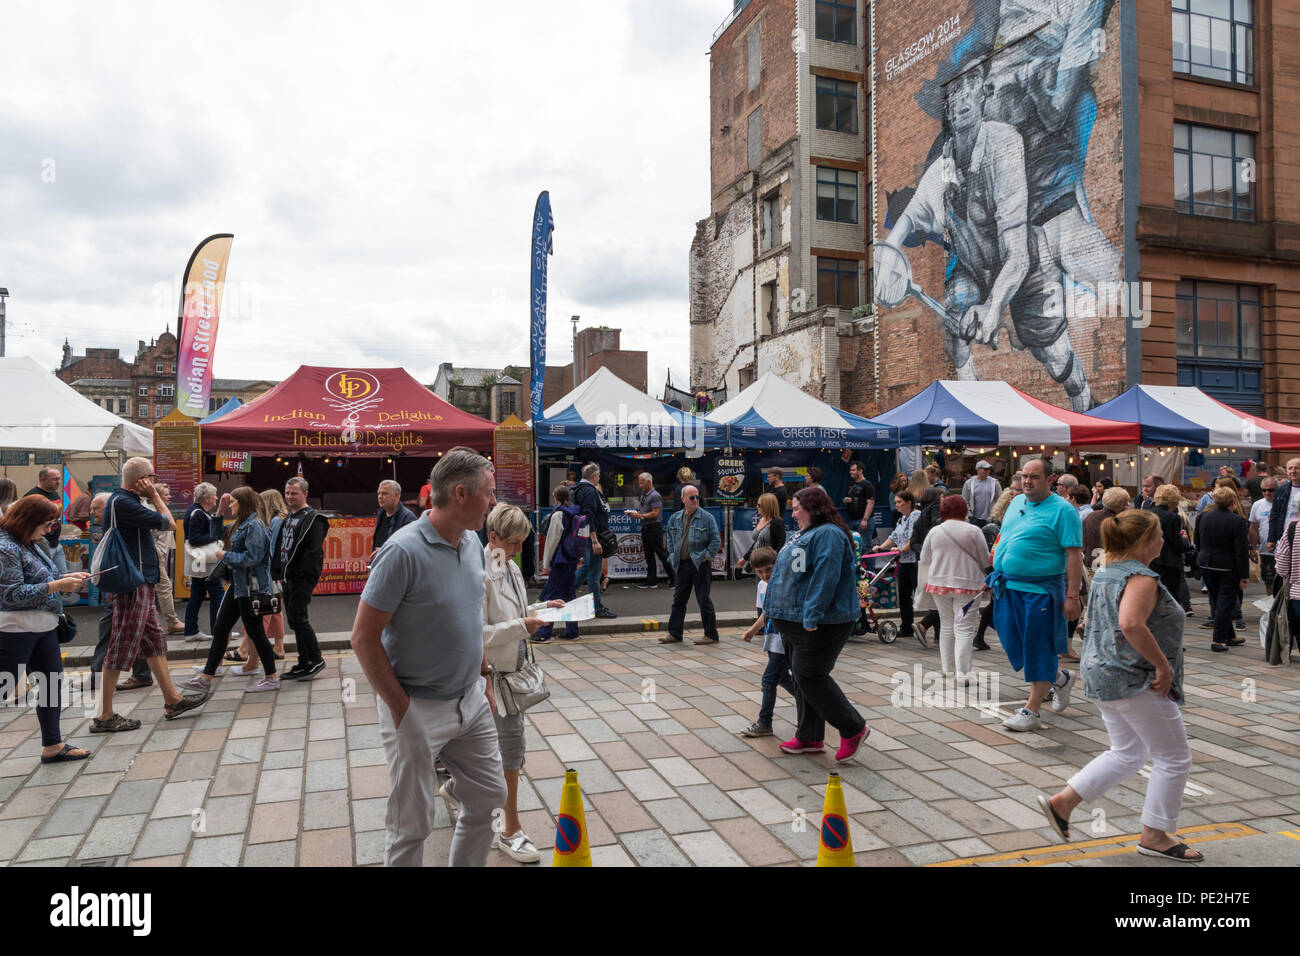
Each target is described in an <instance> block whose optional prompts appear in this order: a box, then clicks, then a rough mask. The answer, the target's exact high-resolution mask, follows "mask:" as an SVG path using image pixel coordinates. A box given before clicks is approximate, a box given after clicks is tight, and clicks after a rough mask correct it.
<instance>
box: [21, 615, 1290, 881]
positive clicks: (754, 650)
mask: <svg viewBox="0 0 1300 956" xmlns="http://www.w3.org/2000/svg"><path fill="white" fill-rule="evenodd" d="M1246 633H1247V634H1249V635H1250V636H1251V641H1250V643H1249V644H1248V645H1247V646H1245V647H1242V648H1239V649H1235V650H1234V651H1233V652H1232V653H1230V654H1214V655H1212V654H1210V653H1209V649H1208V644H1209V639H1208V632H1203V631H1200V630H1198V629H1195V628H1189V630H1188V644H1189V650H1188V663H1187V681H1186V684H1187V687H1186V693H1187V699H1188V702H1189V703H1188V706H1187V707H1186V709H1185V710H1184V715H1185V718H1186V721H1187V724H1188V729H1189V732H1190V734H1191V736H1192V748H1193V752H1194V756H1195V766H1194V769H1193V771H1192V776H1191V780H1190V782H1189V784H1188V787H1187V797H1186V800H1185V802H1184V805H1183V812H1182V816H1181V817H1180V819H1179V822H1180V825H1181V826H1182V828H1183V833H1184V835H1185V836H1186V837H1187V838H1188V839H1189V842H1196V843H1200V844H1201V848H1202V849H1203V850H1204V851H1205V852H1206V854H1207V856H1208V857H1209V861H1210V864H1211V865H1213V864H1215V863H1229V862H1230V863H1236V864H1241V863H1247V864H1251V863H1256V864H1258V863H1272V864H1277V865H1291V866H1294V865H1297V864H1298V863H1300V737H1298V733H1297V732H1298V731H1300V708H1297V703H1298V702H1300V701H1298V700H1297V698H1298V697H1300V681H1298V680H1297V670H1296V668H1295V666H1290V667H1279V668H1270V667H1268V666H1267V665H1266V664H1265V663H1264V662H1263V661H1262V659H1261V657H1262V654H1261V652H1260V650H1259V649H1258V647H1257V645H1255V640H1256V639H1255V637H1254V633H1253V631H1248V632H1246ZM691 637H692V635H691V634H690V633H689V632H688V635H687V642H686V643H685V644H678V645H660V644H658V643H657V642H656V640H655V636H654V635H642V634H637V635H628V636H610V637H603V638H594V639H588V640H583V641H581V642H579V643H576V644H572V645H565V644H560V645H550V646H545V647H542V648H539V653H538V657H539V659H540V660H541V662H542V664H543V667H544V668H545V670H546V672H547V674H548V678H549V681H550V684H551V687H552V690H553V696H552V697H551V699H550V700H549V701H547V702H546V703H545V704H543V705H541V706H539V707H537V708H535V709H534V710H532V711H530V712H529V715H528V723H529V728H528V748H529V750H528V758H527V766H526V768H525V778H526V779H525V780H523V781H522V782H521V793H520V804H521V810H522V818H523V820H524V825H525V827H526V829H527V830H528V832H529V833H530V834H531V835H532V837H533V839H534V840H535V841H536V842H537V844H538V846H539V847H543V848H545V849H546V850H548V851H549V849H550V847H551V846H552V841H553V836H554V819H553V814H554V813H555V812H556V810H557V809H558V804H559V796H560V786H561V782H562V777H563V772H564V769H565V768H566V767H572V768H574V769H576V770H577V771H578V774H579V780H580V782H581V785H582V788H583V792H584V798H585V803H586V818H587V825H588V830H589V834H590V842H591V846H592V857H593V861H594V863H595V864H596V865H598V866H627V865H641V866H688V865H701V866H703V865H746V864H748V865H753V866H760V865H782V864H786V865H790V864H801V863H808V862H810V861H812V860H814V859H815V858H816V854H817V842H818V830H819V824H820V813H821V808H822V799H823V794H824V791H825V785H826V779H827V771H828V770H830V769H832V768H834V767H835V764H834V761H833V759H832V754H833V751H834V748H835V746H837V744H838V740H837V739H836V737H835V734H834V732H833V731H831V734H830V737H831V739H829V740H828V741H827V743H828V748H829V749H828V752H827V754H825V755H822V756H810V755H804V756H798V757H790V756H785V755H781V754H780V753H779V751H778V750H777V743H778V742H779V741H780V740H781V739H783V737H782V736H781V735H782V733H783V732H784V734H785V736H790V735H792V732H793V731H792V722H793V716H794V707H793V702H792V701H791V700H790V698H788V697H787V696H786V695H785V694H784V692H782V693H781V696H780V698H779V702H778V708H777V720H776V729H777V734H778V735H777V736H774V737H767V738H759V739H754V740H750V739H746V738H743V737H740V736H738V733H739V731H740V730H741V729H742V728H743V727H745V726H746V725H748V724H749V723H750V721H752V720H753V718H754V716H755V715H756V713H757V704H758V699H759V690H758V677H759V674H760V673H761V671H762V667H763V664H764V662H765V658H764V655H763V654H762V652H761V651H760V650H759V648H758V647H757V646H754V645H749V644H744V643H742V642H741V641H740V640H739V632H738V631H736V630H724V631H723V642H722V643H721V644H719V645H715V646H708V647H695V646H693V645H692V644H691V643H690V639H691ZM1202 637H1204V640H1202V639H1200V638H1202ZM990 641H991V643H993V649H992V650H991V651H988V652H980V653H977V654H976V657H975V659H976V666H977V667H979V668H984V669H985V670H984V673H983V675H982V680H983V684H981V687H982V688H983V689H984V690H985V691H986V694H985V697H984V698H983V699H982V700H980V701H977V702H976V703H980V704H983V705H984V712H983V713H982V712H981V710H980V709H979V707H976V706H963V707H956V706H952V707H949V706H936V704H946V703H964V704H971V703H972V702H971V701H942V700H939V701H936V700H934V699H933V698H934V694H933V687H932V686H931V688H930V690H931V693H930V696H929V697H927V696H926V694H925V693H924V692H925V690H926V687H927V684H928V681H930V680H932V679H933V678H934V677H937V674H933V673H930V674H929V676H926V675H927V672H934V671H937V668H938V653H937V651H934V650H926V649H922V648H921V647H920V646H919V645H918V644H917V643H916V642H915V641H914V640H911V639H900V640H899V641H898V643H896V644H894V645H889V646H887V645H883V644H880V643H877V642H875V641H874V640H873V641H871V642H870V643H850V644H849V646H848V647H847V648H846V650H845V653H844V655H843V656H842V658H841V660H840V664H839V666H838V667H837V669H836V672H835V676H836V678H837V679H838V680H839V681H840V683H841V686H843V687H844V688H845V691H846V693H848V694H849V696H850V698H851V699H852V700H853V702H854V703H855V704H856V705H857V706H858V707H859V708H860V709H861V710H862V712H863V713H864V715H865V716H866V717H867V719H868V722H869V726H870V727H871V736H870V738H869V740H868V742H867V744H866V745H865V746H864V748H863V750H862V752H861V753H860V755H859V757H858V758H857V759H856V760H855V761H853V762H851V763H849V764H847V765H844V766H842V767H840V768H839V770H840V773H841V777H842V780H843V783H844V793H845V798H846V801H847V808H848V812H849V815H850V824H851V837H852V841H853V847H854V850H855V852H856V857H857V861H858V863H859V864H866V865H900V866H902V865H925V864H941V865H963V866H965V865H1005V864H1017V863H1019V864H1025V863H1028V864H1031V865H1043V864H1062V863H1065V864H1075V865H1115V864H1121V865H1142V866H1175V865H1176V864H1172V863H1168V862H1166V861H1161V860H1152V859H1149V858H1146V857H1139V856H1138V855H1136V854H1135V853H1134V852H1133V844H1134V840H1135V837H1134V834H1136V833H1137V832H1138V830H1139V829H1140V822H1139V810H1140V807H1141V804H1142V798H1143V789H1144V788H1143V781H1142V780H1141V779H1138V778H1132V779H1131V780H1130V781H1129V782H1128V783H1127V785H1125V786H1122V787H1119V788H1116V789H1114V790H1112V791H1111V793H1110V794H1109V795H1108V798H1107V799H1105V800H1102V801H1101V802H1099V803H1097V804H1095V805H1093V806H1090V807H1086V808H1081V809H1080V810H1079V811H1077V812H1076V816H1075V821H1074V822H1075V832H1076V837H1075V840H1076V842H1075V843H1073V844H1071V845H1070V846H1069V847H1068V848H1067V847H1062V846H1061V845H1060V843H1059V842H1058V841H1056V840H1055V839H1054V838H1053V837H1052V834H1051V832H1050V831H1049V830H1048V829H1047V828H1046V826H1045V824H1044V821H1043V818H1042V816H1041V815H1040V814H1039V812H1038V810H1037V809H1036V807H1035V804H1034V797H1035V795H1036V794H1037V793H1038V792H1040V791H1041V790H1048V791H1053V790H1055V789H1057V788H1059V787H1060V786H1061V785H1062V783H1063V781H1065V780H1066V779H1067V778H1068V777H1069V776H1070V775H1071V774H1072V773H1073V772H1074V771H1075V770H1076V769H1077V768H1078V767H1080V766H1082V765H1083V764H1084V763H1086V762H1087V761H1088V760H1089V759H1091V758H1092V757H1093V756H1095V755H1096V754H1097V753H1099V752H1101V751H1102V750H1103V749H1104V748H1105V746H1106V742H1107V737H1106V734H1105V731H1104V729H1103V726H1102V723H1101V719H1100V717H1099V716H1098V714H1097V711H1096V708H1095V707H1093V706H1092V705H1091V704H1089V703H1087V702H1086V701H1082V700H1078V699H1076V701H1075V702H1074V703H1072V705H1071V706H1070V708H1069V709H1068V710H1067V711H1066V712H1065V713H1063V714H1060V715H1055V714H1051V713H1049V712H1048V711H1047V710H1046V709H1044V711H1043V713H1044V719H1045V723H1046V725H1047V727H1046V729H1044V730H1043V731H1041V732H1038V733H1030V734H1014V733H1011V732H1009V731H1006V730H1004V729H1003V728H1002V726H1001V718H1000V716H998V717H994V716H992V713H993V710H994V709H996V710H997V711H999V712H1000V714H1001V715H1005V714H1009V713H1010V712H1011V710H1012V709H1013V708H1014V707H1017V706H1019V705H1020V704H1021V703H1022V702H1023V700H1024V690H1025V688H1024V686H1023V685H1022V684H1021V682H1020V681H1019V679H1018V678H1017V677H1016V676H1015V675H1014V674H1013V673H1012V672H1011V671H1010V669H1009V667H1008V665H1007V662H1006V658H1005V656H1004V655H1003V654H1002V652H1001V650H1000V648H999V647H998V646H997V644H996V642H994V641H993V635H992V634H990ZM329 665H330V666H329V667H328V668H327V669H326V671H325V672H324V674H322V676H321V677H320V678H319V679H318V680H316V681H314V682H312V683H310V684H300V685H296V684H291V683H287V682H286V683H285V684H284V686H283V688H282V689H281V690H280V691H279V692H278V693H271V694H256V695H247V696H246V695H245V694H244V692H243V687H244V685H245V684H246V683H247V682H248V681H247V679H244V678H230V677H226V678H222V679H221V681H220V682H219V683H218V685H217V690H216V692H215V694H214V696H213V698H212V700H210V701H209V702H208V703H207V704H206V705H205V707H204V709H203V710H202V711H200V712H199V715H198V716H196V717H194V718H192V719H190V718H185V719H180V720H176V721H170V722H169V721H164V720H163V719H162V699H161V695H160V693H159V692H158V691H157V690H150V691H148V692H144V693H142V692H134V693H122V694H120V695H118V697H117V701H118V703H119V712H121V713H129V714H130V715H131V716H134V717H137V718H139V719H140V720H141V721H143V726H142V727H141V729H140V730H137V731H133V732H131V733H126V734H115V735H91V734H90V733H89V732H88V730H89V721H88V719H85V718H84V717H83V716H82V712H83V708H82V707H81V706H76V707H73V708H71V709H69V710H67V711H65V716H64V731H65V733H66V734H67V735H68V737H69V739H70V740H71V741H72V742H73V743H74V744H77V745H79V746H84V747H87V748H90V749H91V750H93V751H94V756H93V757H92V758H91V759H89V760H86V761H82V762H77V763H62V764H52V765H47V766H42V765H41V764H40V761H39V750H40V746H39V745H40V737H39V733H38V731H37V726H36V718H35V714H34V712H33V711H32V710H30V709H25V708H12V707H11V708H5V709H0V801H3V802H2V803H0V863H5V864H8V865H46V866H49V865H66V864H85V863H87V862H95V863H98V864H100V865H109V864H118V865H120V864H130V865H162V866H168V865H181V864H184V865H189V866H216V865H227V866H234V865H244V866H266V865H272V866H274V865H285V866H287V865H294V864H297V865H304V866H306V865H327V866H347V865H373V864H377V863H380V862H381V860H382V856H383V842H384V829H383V827H384V812H385V804H386V798H387V794H388V777H387V771H386V768H385V765H384V755H383V750H382V748H381V747H380V742H379V729H378V724H377V719H378V718H377V715H376V709H375V700H374V694H373V693H372V692H371V690H370V688H369V686H368V685H367V683H366V681H365V679H364V677H363V675H362V674H361V671H360V667H359V665H358V664H357V662H356V660H355V658H353V657H352V656H351V655H350V654H342V655H335V656H331V657H330V658H329ZM173 673H174V674H175V675H176V676H177V677H178V678H181V679H183V678H184V677H185V676H188V674H189V673H190V670H189V667H188V666H184V665H174V671H173ZM918 677H919V678H920V679H919V684H920V686H919V687H917V686H915V685H916V683H917V681H918ZM909 687H910V689H911V690H915V691H916V693H915V695H913V694H911V693H910V691H909ZM904 697H906V698H907V699H903V698H904ZM913 697H915V698H917V699H915V700H914V699H912V698H913ZM990 697H991V698H994V699H993V700H989V699H988V698H990ZM895 703H900V704H906V705H907V706H902V707H900V706H895ZM1085 809H1086V810H1087V811H1089V812H1090V813H1091V817H1089V816H1087V815H1086V814H1085ZM450 837H451V826H450V821H449V819H448V817H447V813H446V809H445V807H443V806H441V805H439V807H438V809H437V828H436V829H435V831H434V832H433V834H432V835H431V837H430V839H429V846H428V851H427V853H426V862H427V863H429V864H430V865H445V862H446V859H447V851H448V847H449V844H450ZM490 863H491V864H492V865H503V866H515V865H517V864H515V863H513V862H512V861H510V860H508V859H506V858H505V856H504V855H503V854H501V853H500V852H497V851H493V853H492V855H491V858H490ZM545 863H549V853H547V854H546V855H545V856H544V864H545Z"/></svg>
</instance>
